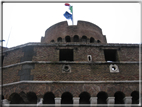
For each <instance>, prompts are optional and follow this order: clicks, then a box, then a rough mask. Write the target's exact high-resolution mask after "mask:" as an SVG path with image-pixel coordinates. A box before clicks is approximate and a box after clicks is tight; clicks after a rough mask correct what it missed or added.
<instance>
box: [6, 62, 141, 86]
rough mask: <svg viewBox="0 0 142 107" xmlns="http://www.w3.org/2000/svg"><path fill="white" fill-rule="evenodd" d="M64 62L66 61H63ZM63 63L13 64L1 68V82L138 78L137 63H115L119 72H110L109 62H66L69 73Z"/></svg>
mask: <svg viewBox="0 0 142 107" xmlns="http://www.w3.org/2000/svg"><path fill="white" fill-rule="evenodd" d="M65 64H66V63H65ZM65 64H54V63H52V64H34V65H33V66H34V68H33V67H32V66H30V65H31V64H26V65H27V66H29V67H30V68H29V69H28V68H23V66H25V65H22V69H21V66H14V67H10V68H5V69H3V84H6V83H12V82H16V81H20V80H38V81H41V80H42V81H109V80H117V81H120V80H139V65H138V64H117V65H118V68H119V71H120V72H119V73H110V70H109V65H110V64H95V63H94V64H80V63H75V64H68V65H70V67H71V72H70V73H63V72H62V68H63V65H65Z"/></svg>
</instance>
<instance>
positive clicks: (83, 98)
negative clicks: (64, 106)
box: [79, 91, 91, 104]
mask: <svg viewBox="0 0 142 107" xmlns="http://www.w3.org/2000/svg"><path fill="white" fill-rule="evenodd" d="M79 97H80V99H79V104H90V97H91V96H90V94H89V93H88V92H86V91H84V92H82V93H81V94H80V95H79Z"/></svg>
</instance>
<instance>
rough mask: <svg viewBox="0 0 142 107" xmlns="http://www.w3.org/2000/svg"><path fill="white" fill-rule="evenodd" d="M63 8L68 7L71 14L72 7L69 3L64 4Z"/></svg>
mask: <svg viewBox="0 0 142 107" xmlns="http://www.w3.org/2000/svg"><path fill="white" fill-rule="evenodd" d="M65 6H69V10H70V12H71V13H72V6H71V5H70V4H69V3H65Z"/></svg>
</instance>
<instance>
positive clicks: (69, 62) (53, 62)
mask: <svg viewBox="0 0 142 107" xmlns="http://www.w3.org/2000/svg"><path fill="white" fill-rule="evenodd" d="M139 63H140V62H139V61H120V62H106V61H95V62H89V61H24V62H20V63H16V64H11V65H7V66H3V67H0V69H1V68H3V69H5V68H9V67H13V66H18V65H23V64H139Z"/></svg>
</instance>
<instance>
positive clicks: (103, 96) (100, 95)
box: [97, 91, 108, 104]
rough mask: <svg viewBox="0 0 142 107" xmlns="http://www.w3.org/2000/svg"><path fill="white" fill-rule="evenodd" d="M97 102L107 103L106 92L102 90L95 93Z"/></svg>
mask: <svg viewBox="0 0 142 107" xmlns="http://www.w3.org/2000/svg"><path fill="white" fill-rule="evenodd" d="M97 97H98V99H97V104H107V98H108V94H107V93H106V92H104V91H101V92H99V93H98V94H97Z"/></svg>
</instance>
